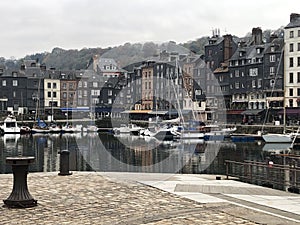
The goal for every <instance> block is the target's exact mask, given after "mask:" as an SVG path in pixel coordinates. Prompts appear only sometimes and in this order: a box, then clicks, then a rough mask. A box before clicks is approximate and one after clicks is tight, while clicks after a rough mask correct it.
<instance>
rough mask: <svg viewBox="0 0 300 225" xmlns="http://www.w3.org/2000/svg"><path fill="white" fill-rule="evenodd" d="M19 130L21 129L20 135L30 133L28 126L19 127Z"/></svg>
mask: <svg viewBox="0 0 300 225" xmlns="http://www.w3.org/2000/svg"><path fill="white" fill-rule="evenodd" d="M20 129H21V131H20V133H21V134H28V133H31V128H30V127H29V126H21V127H20Z"/></svg>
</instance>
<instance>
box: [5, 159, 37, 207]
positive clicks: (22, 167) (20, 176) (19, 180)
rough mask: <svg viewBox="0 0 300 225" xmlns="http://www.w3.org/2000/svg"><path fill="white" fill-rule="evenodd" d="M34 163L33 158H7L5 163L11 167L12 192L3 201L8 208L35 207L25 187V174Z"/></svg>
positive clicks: (35, 202) (34, 201) (35, 203)
mask: <svg viewBox="0 0 300 225" xmlns="http://www.w3.org/2000/svg"><path fill="white" fill-rule="evenodd" d="M33 162H34V157H7V158H6V163H7V164H9V165H12V171H13V175H14V184H13V190H12V192H11V194H10V196H9V197H8V198H7V199H6V200H3V202H4V204H5V206H7V207H9V208H29V207H34V206H36V205H37V200H34V199H33V197H32V196H31V195H30V193H29V191H28V186H27V174H28V166H29V164H31V163H33Z"/></svg>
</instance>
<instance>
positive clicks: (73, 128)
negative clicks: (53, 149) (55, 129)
mask: <svg viewBox="0 0 300 225" xmlns="http://www.w3.org/2000/svg"><path fill="white" fill-rule="evenodd" d="M61 131H62V133H80V132H82V125H79V124H77V125H76V126H73V125H71V124H67V125H65V126H63V127H62V129H61Z"/></svg>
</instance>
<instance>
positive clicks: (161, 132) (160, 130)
mask: <svg viewBox="0 0 300 225" xmlns="http://www.w3.org/2000/svg"><path fill="white" fill-rule="evenodd" d="M176 129H177V128H175V127H172V126H167V125H164V126H152V127H148V128H146V129H142V130H141V131H140V135H142V136H148V137H155V138H157V139H159V140H172V139H173V138H174V137H175V136H177V135H178V134H177V132H176Z"/></svg>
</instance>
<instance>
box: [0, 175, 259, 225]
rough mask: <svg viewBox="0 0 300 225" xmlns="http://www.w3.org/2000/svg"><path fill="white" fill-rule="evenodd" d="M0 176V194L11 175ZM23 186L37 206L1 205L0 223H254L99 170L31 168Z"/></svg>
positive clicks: (5, 192)
mask: <svg viewBox="0 0 300 225" xmlns="http://www.w3.org/2000/svg"><path fill="white" fill-rule="evenodd" d="M11 176H12V175H11ZM0 178H1V179H0V187H1V190H2V191H1V192H0V198H1V199H3V200H4V199H6V198H7V197H8V196H9V194H10V193H11V190H12V177H9V176H7V175H6V176H2V175H0ZM28 187H29V191H30V193H31V195H32V196H33V197H34V199H36V200H38V206H37V207H33V208H29V209H9V208H6V207H1V208H0V221H1V224H130V225H131V224H149V225H150V224H155V225H158V224H164V225H165V224H250V225H252V224H257V223H254V222H251V221H249V220H246V219H243V218H240V217H239V216H234V215H230V214H227V213H224V212H223V211H222V210H221V208H222V207H220V208H219V209H218V207H217V206H218V205H216V204H214V205H212V206H210V205H206V204H200V203H196V202H194V201H192V200H189V199H185V198H183V197H179V196H176V195H173V194H170V193H167V192H164V191H161V190H158V189H156V188H152V187H149V186H146V185H141V184H138V183H136V184H135V183H133V182H120V181H119V182H115V181H113V180H109V179H107V178H105V177H103V176H101V175H100V174H99V173H86V172H74V173H73V175H71V176H57V174H54V173H30V174H29V176H28ZM233 221H234V222H233Z"/></svg>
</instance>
